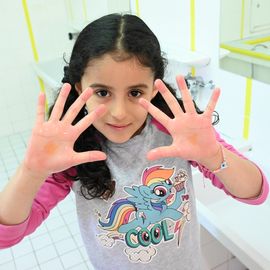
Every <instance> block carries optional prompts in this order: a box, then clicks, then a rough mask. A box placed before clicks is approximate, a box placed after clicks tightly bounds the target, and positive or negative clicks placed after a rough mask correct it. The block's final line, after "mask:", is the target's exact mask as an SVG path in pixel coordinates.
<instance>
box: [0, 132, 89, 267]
mask: <svg viewBox="0 0 270 270" xmlns="http://www.w3.org/2000/svg"><path fill="white" fill-rule="evenodd" d="M29 134H30V132H23V133H20V134H13V135H11V136H6V137H0V190H2V189H3V187H4V186H5V185H6V183H7V181H8V179H9V177H10V176H12V175H13V173H14V171H15V170H16V168H17V166H18V165H19V163H20V161H21V160H22V158H23V155H24V152H25V149H26V143H27V140H28V137H29ZM51 269H53V270H63V269H70V270H92V269H93V267H92V266H91V263H90V262H89V260H88V258H87V255H86V251H85V249H84V246H83V243H82V239H81V236H80V232H79V227H78V224H77V220H76V212H75V203H74V195H73V193H71V194H70V195H69V196H68V197H67V198H66V199H65V200H64V201H62V202H61V203H60V204H59V205H58V206H57V207H56V208H55V209H54V210H53V211H52V212H51V214H50V215H49V217H48V219H47V220H46V221H45V222H44V223H43V224H42V225H41V226H40V227H39V228H38V229H37V230H36V231H35V232H34V233H33V234H31V235H30V236H28V237H25V239H24V240H23V241H22V242H21V243H19V244H17V245H16V246H14V247H11V248H9V249H4V250H0V270H51Z"/></svg>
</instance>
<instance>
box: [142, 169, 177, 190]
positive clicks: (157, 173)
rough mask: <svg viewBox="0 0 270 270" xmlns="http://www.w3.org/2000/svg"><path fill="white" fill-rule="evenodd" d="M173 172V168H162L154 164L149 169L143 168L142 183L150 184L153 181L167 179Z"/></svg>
mask: <svg viewBox="0 0 270 270" xmlns="http://www.w3.org/2000/svg"><path fill="white" fill-rule="evenodd" d="M173 173H174V169H162V167H161V166H154V167H152V168H150V169H145V171H144V173H143V177H142V183H143V185H144V186H150V185H152V184H153V183H157V182H162V181H165V180H166V179H169V178H170V177H171V176H172V175H173Z"/></svg>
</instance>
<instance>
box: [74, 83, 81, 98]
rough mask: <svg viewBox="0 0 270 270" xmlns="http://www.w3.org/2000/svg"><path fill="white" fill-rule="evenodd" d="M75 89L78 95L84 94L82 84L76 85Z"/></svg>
mask: <svg viewBox="0 0 270 270" xmlns="http://www.w3.org/2000/svg"><path fill="white" fill-rule="evenodd" d="M75 89H76V91H77V93H78V95H80V94H81V93H82V85H81V83H80V82H78V83H75Z"/></svg>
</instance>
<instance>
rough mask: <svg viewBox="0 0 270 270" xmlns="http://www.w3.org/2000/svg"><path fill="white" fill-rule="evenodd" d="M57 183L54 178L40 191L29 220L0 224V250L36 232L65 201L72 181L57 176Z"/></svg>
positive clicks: (62, 176)
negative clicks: (54, 209)
mask: <svg viewBox="0 0 270 270" xmlns="http://www.w3.org/2000/svg"><path fill="white" fill-rule="evenodd" d="M57 179H59V180H60V181H56V180H54V179H53V177H52V176H50V177H48V179H47V180H46V181H45V182H44V184H43V185H42V186H41V188H40V190H39V191H38V193H37V195H36V197H35V199H34V202H33V205H32V209H31V212H30V214H29V216H28V218H27V219H26V220H25V221H24V222H22V223H20V224H17V225H1V224H0V249H1V248H7V247H10V246H13V245H15V244H17V243H18V242H20V241H21V240H22V239H23V238H24V237H25V236H26V235H28V234H30V233H32V232H34V231H35V230H36V228H37V227H38V226H39V225H40V224H41V223H42V222H43V221H44V220H45V219H46V218H47V217H48V215H49V213H50V210H51V209H52V208H54V207H55V206H56V205H57V203H58V202H60V201H61V200H63V199H64V198H65V197H66V196H67V195H68V194H69V192H70V190H71V186H72V183H73V182H72V181H70V180H67V179H66V178H65V177H64V175H63V174H60V173H59V174H57Z"/></svg>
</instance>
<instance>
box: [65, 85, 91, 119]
mask: <svg viewBox="0 0 270 270" xmlns="http://www.w3.org/2000/svg"><path fill="white" fill-rule="evenodd" d="M92 94H93V90H92V89H91V88H87V89H85V90H84V91H83V92H82V93H81V94H80V96H79V97H78V98H77V99H76V100H75V102H74V103H73V104H72V105H71V106H70V107H69V109H68V111H67V112H66V114H65V116H64V118H63V121H64V122H65V123H69V124H70V123H72V122H73V120H74V119H75V118H76V116H77V115H78V113H79V111H80V110H81V109H82V107H83V106H84V105H85V103H86V101H87V100H88V99H89V98H90V97H91V96H92Z"/></svg>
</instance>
